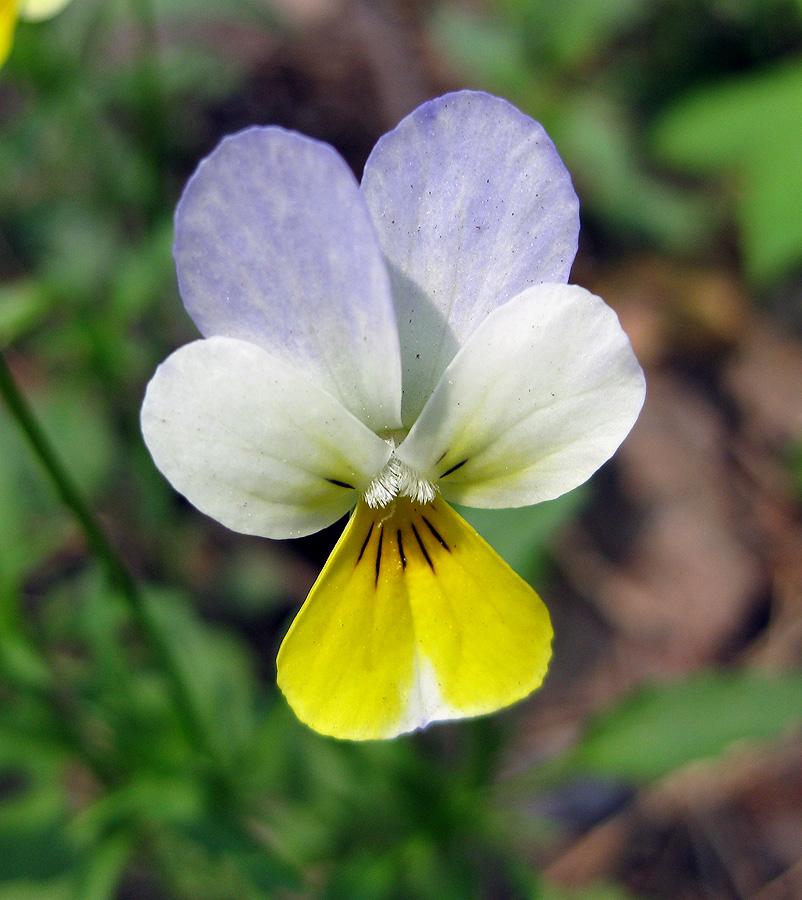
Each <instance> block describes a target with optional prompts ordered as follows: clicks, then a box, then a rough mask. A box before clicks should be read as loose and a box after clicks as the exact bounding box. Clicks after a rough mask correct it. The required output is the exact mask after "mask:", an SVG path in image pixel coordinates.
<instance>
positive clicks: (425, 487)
mask: <svg viewBox="0 0 802 900" xmlns="http://www.w3.org/2000/svg"><path fill="white" fill-rule="evenodd" d="M436 494H437V488H436V487H435V486H434V485H433V484H432V482H431V481H427V480H426V479H425V478H423V477H422V476H421V475H419V474H418V473H417V472H415V471H414V470H413V469H410V467H409V466H408V465H407V464H406V463H403V462H401V460H400V459H397V458H396V456H395V454H393V455H392V456H391V457H390V459H389V460H388V461H387V464H386V465H385V467H384V468H383V469H382V470H381V472H379V474H378V475H377V476H376V477H375V478H374V479H373V481H371V483H370V486H369V487H368V489H367V490H366V491H365V494H364V496H365V503H367V504H368V506H372V507H373V508H374V509H378V508H379V507H383V506H387V505H388V504H389V503H391V502H392V501H393V500H394V499H395V498H396V497H398V496H401V497H410V498H411V499H412V500H414V501H415V502H416V503H431V502H432V500H434V498H435V496H436Z"/></svg>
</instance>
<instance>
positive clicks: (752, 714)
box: [572, 672, 802, 779]
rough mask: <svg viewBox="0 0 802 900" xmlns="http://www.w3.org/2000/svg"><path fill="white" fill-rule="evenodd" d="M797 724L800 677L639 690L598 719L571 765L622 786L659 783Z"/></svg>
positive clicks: (709, 678) (801, 714)
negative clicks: (688, 767) (687, 767)
mask: <svg viewBox="0 0 802 900" xmlns="http://www.w3.org/2000/svg"><path fill="white" fill-rule="evenodd" d="M800 724H802V674H799V673H792V674H786V675H773V676H770V675H764V674H759V673H755V672H705V673H703V674H701V675H697V676H694V677H692V678H690V679H688V680H687V681H681V682H678V683H676V684H667V685H655V686H652V687H646V688H642V689H641V690H639V691H637V692H636V693H635V694H634V695H632V696H631V697H629V698H627V699H626V700H625V701H624V702H623V703H621V704H620V705H618V706H616V707H614V708H613V709H611V710H610V711H608V712H606V713H603V714H602V715H601V717H600V718H599V719H598V720H597V721H596V722H594V723H593V724H592V725H591V727H590V729H589V730H588V732H587V734H586V736H585V737H584V738H583V740H582V741H581V742H580V744H579V745H578V747H577V748H576V750H575V753H574V755H573V757H572V762H573V764H574V765H576V766H577V768H580V769H589V770H592V771H595V772H601V773H604V774H608V775H613V776H618V777H622V778H634V779H651V778H659V777H660V776H662V775H665V774H667V773H669V772H671V771H672V770H674V769H676V768H678V767H680V766H682V765H685V764H686V763H689V762H692V761H693V760H697V759H709V758H711V757H716V756H718V755H719V754H721V753H723V752H724V751H725V750H727V748H728V747H730V746H732V745H733V744H734V743H735V742H737V741H747V740H758V739H765V738H773V737H776V736H778V735H779V734H781V733H782V732H783V731H785V730H787V729H789V728H793V727H799V725H800Z"/></svg>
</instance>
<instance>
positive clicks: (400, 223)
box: [362, 91, 579, 427]
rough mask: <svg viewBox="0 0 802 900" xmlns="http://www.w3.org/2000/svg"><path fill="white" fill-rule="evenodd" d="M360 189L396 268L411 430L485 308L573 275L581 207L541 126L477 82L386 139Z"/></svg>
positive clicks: (412, 118)
mask: <svg viewBox="0 0 802 900" xmlns="http://www.w3.org/2000/svg"><path fill="white" fill-rule="evenodd" d="M362 190H363V192H364V194H365V197H366V199H367V202H368V206H369V207H370V210H371V213H372V214H373V218H374V221H375V222H376V227H377V229H378V232H379V238H380V240H381V243H382V247H383V249H384V253H385V256H386V257H387V260H388V263H389V265H390V275H391V279H392V283H393V296H394V300H395V304H396V309H397V312H398V328H399V331H400V334H401V348H402V365H403V381H404V397H403V419H404V423H405V425H406V426H407V427H408V426H409V425H410V424H411V423H412V422H413V421H414V419H415V417H416V416H417V414H418V412H419V411H420V410H421V408H422V407H423V404H424V403H425V402H426V399H427V398H428V396H429V394H430V393H431V391H432V389H433V388H434V386H435V384H437V381H438V380H439V378H440V375H441V374H442V373H443V371H444V370H445V368H446V366H447V365H448V364H449V362H450V361H451V359H452V358H453V356H454V354H455V353H456V352H457V350H458V349H459V347H460V346H461V345H462V344H464V343H465V341H466V340H467V338H468V336H469V335H470V334H471V333H472V332H473V330H474V329H475V328H476V327H477V325H478V324H479V323H480V322H481V321H482V320H483V319H484V318H485V317H486V316H487V315H488V313H490V312H491V311H492V310H493V309H495V308H496V307H497V306H500V305H501V304H503V303H505V302H506V301H508V300H510V299H512V297H514V296H516V295H517V294H518V293H520V292H521V291H522V290H524V288H527V287H529V286H531V285H533V284H539V283H542V282H566V281H567V280H568V274H569V272H570V269H571V264H572V262H573V259H574V255H575V254H576V246H577V239H578V234H579V217H578V209H579V205H578V201H577V198H576V194H575V193H574V189H573V186H572V184H571V178H570V176H569V174H568V172H567V170H566V168H565V166H564V165H563V163H562V160H561V159H560V157H559V155H558V154H557V151H556V149H555V147H554V145H553V144H552V142H551V140H550V139H549V137H548V136H547V135H546V133H545V131H544V130H543V128H542V127H541V126H540V125H539V124H538V123H537V122H535V121H534V120H532V119H530V118H529V117H528V116H526V115H524V114H523V113H522V112H520V111H519V110H518V109H516V108H515V107H514V106H512V105H511V104H509V103H508V102H507V101H506V100H501V99H499V98H498V97H492V96H490V95H489V94H484V93H479V92H475V91H461V92H458V93H455V94H447V95H446V96H444V97H440V98H439V99H437V100H433V101H431V102H430V103H425V104H424V105H423V106H421V107H420V108H418V109H417V110H415V112H413V113H412V114H411V115H410V116H408V117H407V118H406V119H404V120H403V121H402V122H401V124H400V125H398V127H397V128H396V129H395V130H394V131H391V132H390V133H389V134H386V135H385V136H384V137H383V138H381V140H380V141H379V142H378V143H377V145H376V147H375V148H374V150H373V153H372V154H371V156H370V158H369V159H368V162H367V164H366V166H365V173H364V176H363V179H362Z"/></svg>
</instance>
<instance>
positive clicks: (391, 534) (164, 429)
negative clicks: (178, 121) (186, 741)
mask: <svg viewBox="0 0 802 900" xmlns="http://www.w3.org/2000/svg"><path fill="white" fill-rule="evenodd" d="M578 229H579V225H578V204H577V199H576V195H575V193H574V190H573V188H572V185H571V180H570V177H569V175H568V173H567V171H566V169H565V167H564V166H563V164H562V162H561V160H560V158H559V156H558V155H557V152H556V150H555V148H554V145H553V144H552V143H551V141H550V140H549V138H548V137H547V135H546V134H545V132H544V131H543V129H542V128H541V126H540V125H538V124H537V123H536V122H534V121H533V120H532V119H530V118H528V117H527V116H525V115H524V114H523V113H521V112H520V111H519V110H517V109H516V108H515V107H513V106H511V105H510V104H509V103H507V102H506V101H504V100H501V99H498V98H496V97H492V96H490V95H487V94H484V93H475V92H469V91H463V92H459V93H454V94H449V95H447V96H444V97H441V98H439V99H437V100H433V101H431V102H429V103H425V104H424V105H423V106H421V107H420V108H419V109H417V110H416V111H415V112H413V113H412V114H411V115H410V116H408V117H407V118H406V119H404V120H403V121H402V122H401V123H400V124H399V125H398V127H397V128H395V129H394V130H393V131H391V132H390V133H389V134H387V135H385V136H384V137H383V138H382V139H381V140H380V141H379V142H378V144H377V145H376V147H375V149H374V150H373V152H372V154H371V156H370V158H369V159H368V162H367V164H366V166H365V172H364V176H363V179H362V183H361V185H360V184H358V183H357V181H356V180H355V179H354V177H353V175H352V173H351V171H350V170H349V169H348V167H347V166H346V164H345V163H344V162H343V160H342V159H341V158H340V157H339V156H338V155H337V154H336V153H335V152H334V151H333V150H332V149H331V148H330V147H328V146H327V145H325V144H322V143H319V142H318V141H314V140H311V139H309V138H307V137H304V136H302V135H299V134H296V133H293V132H290V131H285V130H283V129H281V128H277V127H254V128H249V129H247V130H245V131H242V132H240V133H239V134H235V135H233V136H232V137H229V138H227V139H225V140H224V141H223V142H222V143H221V144H220V145H219V147H218V148H217V149H216V150H215V151H214V152H213V153H212V154H211V155H210V156H209V157H208V158H207V159H206V160H204V161H203V162H202V163H201V165H200V166H199V168H198V170H197V172H196V173H195V174H194V176H193V177H192V178H191V180H190V181H189V184H188V185H187V187H186V190H185V191H184V195H183V197H182V198H181V201H180V203H179V206H178V210H177V212H176V235H175V259H176V266H177V271H178V282H179V288H180V292H181V297H182V299H183V302H184V305H185V307H186V309H187V311H188V313H189V314H190V316H191V317H192V318H193V319H194V321H195V323H196V325H197V326H198V328H199V330H200V332H201V334H202V335H203V336H204V337H203V339H202V340H198V341H195V342H194V343H191V344H189V345H187V346H185V347H182V348H181V349H179V350H177V351H176V352H175V353H173V355H172V356H170V357H169V358H168V359H167V360H166V361H165V362H164V363H163V364H162V365H161V366H160V367H159V369H158V370H157V372H156V374H155V375H154V377H153V379H152V381H151V382H150V385H149V386H148V390H147V395H146V398H145V402H144V406H143V410H142V427H143V432H144V436H145V440H146V442H147V445H148V447H149V449H150V452H151V454H152V455H153V458H154V460H155V462H156V465H157V466H158V467H159V469H160V470H161V471H162V472H163V473H164V475H165V476H166V477H167V478H168V479H169V480H170V482H171V483H172V484H173V485H174V487H175V488H176V489H177V490H179V491H180V492H181V493H183V494H184V495H185V496H186V497H187V498H188V499H189V500H190V501H191V502H192V503H193V504H194V505H195V506H196V507H198V509H200V510H202V511H203V512H205V513H207V514H208V515H210V516H213V517H214V518H215V519H217V520H219V521H220V522H222V523H223V524H224V525H227V526H228V527H229V528H232V529H234V530H235V531H240V532H244V533H246V534H255V535H263V536H265V537H270V538H293V537H300V536H302V535H307V534H311V533H312V532H315V531H318V530H319V529H322V528H325V527H326V526H328V525H331V524H332V523H333V522H336V521H337V520H338V519H339V518H340V517H341V516H343V515H344V514H346V513H347V512H348V511H349V510H351V509H352V508H354V507H355V508H354V511H353V513H352V515H351V518H350V520H349V521H348V524H347V525H346V527H345V530H344V532H343V534H342V537H341V538H340V540H339V542H338V543H337V545H336V547H335V549H334V551H333V552H332V554H331V557H330V558H329V560H328V562H327V563H326V565H325V567H324V568H323V571H322V573H321V574H320V577H319V578H318V580H317V582H316V583H315V585H314V587H313V588H312V591H311V593H310V594H309V597H308V599H307V600H306V602H305V604H304V605H303V607H302V609H301V611H300V612H299V614H298V616H297V617H296V619H295V621H294V622H293V624H292V626H291V627H290V630H289V632H288V633H287V635H286V637H285V638H284V641H283V643H282V645H281V649H280V650H279V655H278V682H279V685H280V687H281V689H282V690H283V692H284V694H285V696H286V698H287V700H288V701H289V703H290V705H291V706H292V708H293V709H294V710H295V712H296V714H297V715H298V717H299V718H300V719H301V720H302V721H304V722H306V723H307V724H308V725H309V726H311V727H312V728H314V729H316V730H318V731H320V732H322V733H325V734H329V735H335V736H337V737H342V738H352V739H367V738H386V737H392V736H394V735H396V734H400V733H402V732H406V731H410V730H413V729H415V728H419V727H422V726H424V725H426V724H427V723H428V722H431V721H433V720H441V719H452V718H458V717H466V716H476V715H479V714H482V713H486V712H490V711H492V710H496V709H499V708H501V707H503V706H506V705H508V704H510V703H513V702H514V701H516V700H519V699H521V698H522V697H525V696H526V695H527V694H529V693H530V692H531V691H532V690H534V689H535V688H537V687H538V686H539V685H540V683H541V681H542V679H543V677H544V674H545V672H546V668H547V664H548V660H549V656H550V653H551V650H550V645H551V638H552V629H551V624H550V621H549V615H548V612H547V610H546V608H545V606H544V605H543V603H542V602H541V600H540V599H539V597H538V596H537V595H536V594H535V592H534V591H533V590H532V588H531V587H530V586H529V585H528V584H527V583H526V582H524V581H523V580H522V579H521V578H519V577H518V575H516V574H515V573H514V572H513V571H512V570H511V569H510V568H509V567H508V566H507V565H506V563H504V562H503V561H502V560H501V558H500V557H499V556H498V555H497V554H496V553H495V551H494V550H492V549H491V548H490V547H489V546H488V544H486V543H485V542H484V541H483V539H482V538H481V537H479V535H478V534H477V533H476V532H475V531H474V530H473V529H472V528H471V527H470V526H469V525H468V524H467V523H466V522H465V521H464V520H463V519H462V518H461V517H460V516H459V515H458V513H457V512H456V511H455V510H453V509H452V508H451V506H450V505H449V503H448V501H454V502H457V503H461V504H465V505H467V506H474V507H512V506H525V505H529V504H534V503H538V502H540V501H543V500H548V499H550V498H553V497H557V496H558V495H560V494H562V493H564V492H565V491H568V490H570V489H571V488H573V487H576V486H577V485H579V484H581V483H582V482H584V481H585V480H586V479H587V478H589V477H590V475H591V474H592V473H593V472H594V471H595V470H596V469H597V468H598V467H599V466H600V465H601V464H602V463H603V462H604V461H605V460H607V459H608V458H609V457H610V456H611V455H612V454H613V453H614V452H615V450H616V448H617V447H618V445H619V444H620V443H621V441H622V440H623V439H624V437H625V436H626V435H627V433H628V432H629V430H630V428H631V427H632V424H633V423H634V421H635V419H636V418H637V415H638V412H639V411H640V408H641V405H642V403H643V397H644V379H643V373H642V371H641V369H640V366H639V365H638V363H637V361H636V359H635V357H634V355H633V352H632V349H631V347H630V344H629V341H628V340H627V337H626V335H625V334H624V332H623V331H622V329H621V326H620V325H619V322H618V319H617V317H616V315H615V313H614V312H613V311H612V310H611V309H610V308H609V307H608V306H606V305H605V303H604V302H603V301H602V300H600V299H599V298H598V297H595V296H594V295H593V294H591V293H589V292H588V291H586V290H584V289H583V288H580V287H576V286H573V285H568V284H567V283H566V282H567V279H568V274H569V271H570V268H571V263H572V261H573V258H574V254H575V252H576V245H577V236H578Z"/></svg>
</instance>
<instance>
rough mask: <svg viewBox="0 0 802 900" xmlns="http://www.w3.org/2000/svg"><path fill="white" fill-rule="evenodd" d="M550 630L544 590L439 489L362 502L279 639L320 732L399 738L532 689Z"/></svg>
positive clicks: (293, 690) (292, 689)
mask: <svg viewBox="0 0 802 900" xmlns="http://www.w3.org/2000/svg"><path fill="white" fill-rule="evenodd" d="M551 638H552V628H551V622H550V620H549V614H548V612H547V610H546V607H545V606H544V604H543V603H542V601H541V600H540V598H539V597H538V596H537V594H536V593H535V592H534V591H533V590H532V588H531V587H530V586H529V585H528V584H527V583H526V582H525V581H524V580H523V579H522V578H520V577H519V576H518V575H516V574H515V572H513V570H512V569H511V568H510V567H509V566H508V565H507V564H506V563H505V562H504V561H503V560H502V559H501V557H500V556H499V555H498V554H497V553H496V552H495V550H493V549H492V547H490V546H489V545H488V544H487V543H486V542H485V541H484V540H483V539H482V538H481V537H480V536H479V535H478V534H477V533H476V531H475V530H474V529H473V528H471V526H470V525H468V523H467V522H465V520H464V519H463V518H462V517H461V516H459V515H458V514H457V513H456V512H455V511H454V510H453V509H452V508H451V507H450V506H449V505H448V504H447V503H446V502H445V501H444V500H442V499H441V498H440V497H439V496H438V497H435V499H434V500H433V501H432V502H430V503H417V502H415V501H413V500H411V499H410V498H408V497H397V498H396V499H395V500H394V501H393V502H392V503H391V504H390V505H389V506H388V507H384V508H378V509H376V508H371V507H370V506H368V504H367V503H365V502H364V501H360V503H359V504H358V505H357V508H356V512H355V513H354V515H353V517H352V518H351V520H350V522H349V523H348V527H347V528H346V529H345V532H344V533H343V535H342V537H341V538H340V541H339V543H338V544H337V547H336V548H335V550H334V552H333V553H332V555H331V557H330V558H329V561H328V562H327V564H326V566H325V567H324V569H323V572H322V573H321V575H320V578H319V579H318V581H317V583H316V584H315V586H314V587H313V589H312V592H311V594H310V595H309V597H308V599H307V601H306V603H305V604H304V606H303V608H302V610H301V612H300V614H299V615H298V616H297V618H296V619H295V621H294V622H293V624H292V627H291V628H290V630H289V632H288V634H287V636H286V638H285V639H284V642H283V644H282V645H281V650H280V651H279V656H278V680H279V685H280V686H281V689H282V690H283V691H284V694H285V695H286V696H287V698H288V699H289V701H290V703H291V705H292V707H293V709H294V710H295V712H296V713H297V715H298V717H299V718H300V719H301V720H302V721H304V722H306V724H307V725H309V726H310V727H312V728H314V729H315V730H316V731H319V732H321V733H323V734H329V735H332V736H333V737H341V738H342V737H346V738H351V739H357V740H365V739H371V738H373V739H375V738H388V737H394V736H395V735H397V734H401V733H403V732H405V731H409V730H411V729H412V728H415V727H420V726H421V725H423V724H426V723H427V722H432V721H437V720H442V719H453V718H462V717H464V716H476V715H480V714H482V713H486V712H490V711H492V710H496V709H498V708H499V707H502V706H507V705H508V704H510V703H514V702H515V701H516V700H520V699H521V698H522V697H525V696H526V695H527V694H529V693H531V691H533V690H534V689H535V688H536V687H538V686H539V685H540V683H541V681H542V680H543V677H544V675H545V674H546V668H547V665H548V661H549V656H550V655H551Z"/></svg>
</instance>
